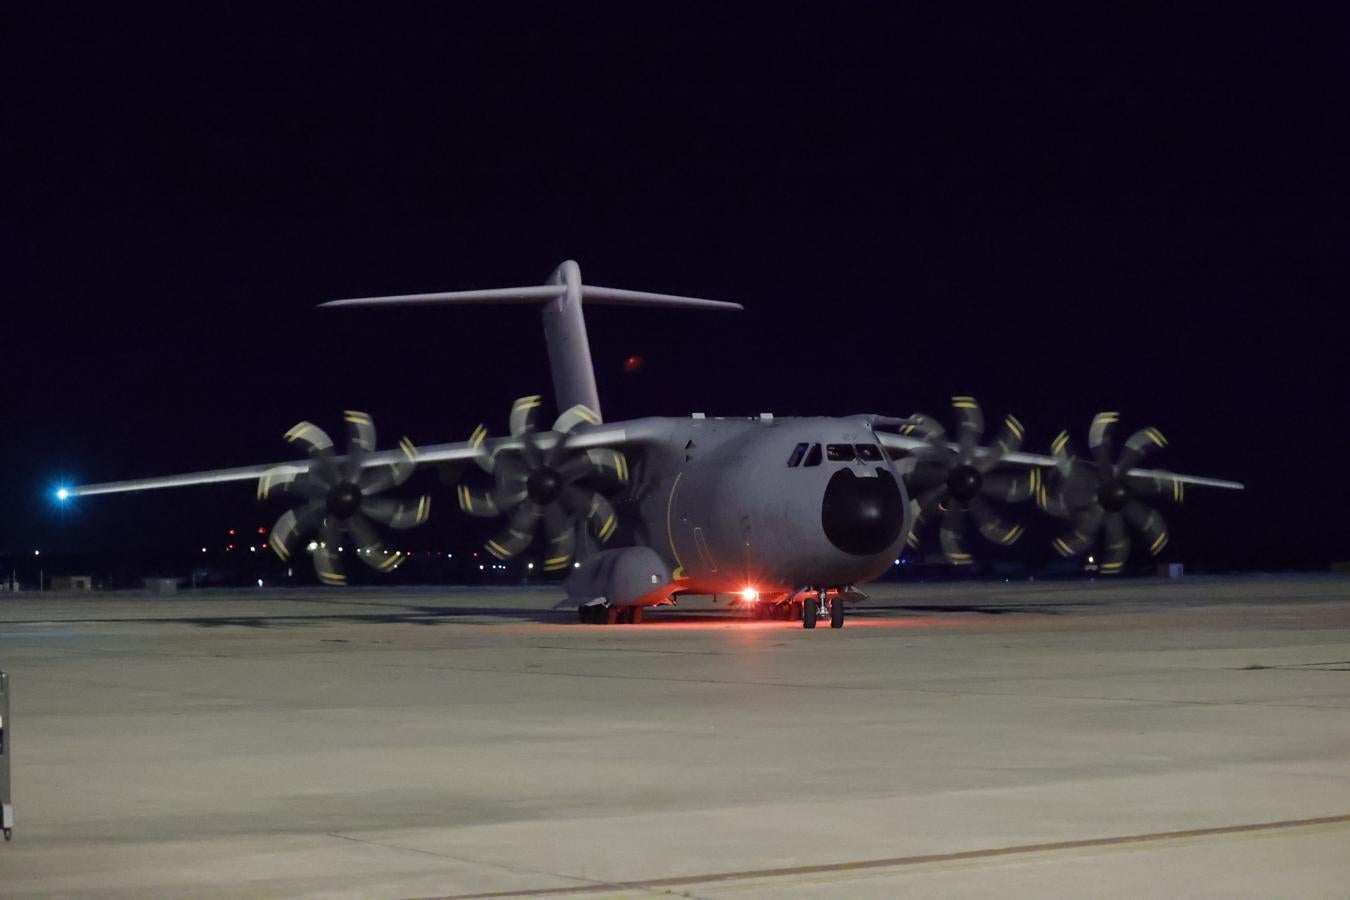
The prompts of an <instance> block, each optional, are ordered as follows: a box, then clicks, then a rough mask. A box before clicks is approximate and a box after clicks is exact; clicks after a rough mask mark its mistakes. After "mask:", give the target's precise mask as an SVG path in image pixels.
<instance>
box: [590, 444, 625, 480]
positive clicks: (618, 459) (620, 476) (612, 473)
mask: <svg viewBox="0 0 1350 900" xmlns="http://www.w3.org/2000/svg"><path fill="white" fill-rule="evenodd" d="M586 455H587V456H589V457H590V459H591V465H593V466H595V468H596V469H597V470H599V471H600V472H602V473H605V475H606V477H607V478H609V479H610V480H612V481H614V482H617V483H618V484H628V482H629V480H630V479H631V477H632V475H631V473H630V472H629V469H628V457H627V456H625V455H624V454H623V453H622V452H621V451H618V450H608V449H599V448H597V449H593V450H587V451H586Z"/></svg>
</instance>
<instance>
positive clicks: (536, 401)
mask: <svg viewBox="0 0 1350 900" xmlns="http://www.w3.org/2000/svg"><path fill="white" fill-rule="evenodd" d="M543 403H544V400H543V398H542V397H540V396H539V395H538V394H533V395H531V396H529V397H521V398H520V399H519V400H517V401H516V402H515V403H513V404H512V405H511V437H520V436H521V435H522V434H524V433H525V432H527V431H534V430H535V420H536V419H537V418H538V417H539V407H540V406H542V405H543Z"/></svg>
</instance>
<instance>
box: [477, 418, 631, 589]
mask: <svg viewBox="0 0 1350 900" xmlns="http://www.w3.org/2000/svg"><path fill="white" fill-rule="evenodd" d="M542 402H543V401H542V400H541V399H540V398H539V397H538V396H531V397H521V398H520V399H519V400H517V401H516V402H515V404H514V405H512V407H511V420H510V428H511V437H512V438H513V439H514V441H513V442H512V445H511V446H506V447H497V448H495V449H493V450H492V451H491V452H489V451H488V450H487V449H485V448H484V446H483V444H484V441H485V440H486V438H487V428H486V426H483V425H479V426H478V427H477V428H476V429H475V430H474V432H473V434H472V435H471V436H470V438H469V443H470V444H471V445H472V446H473V447H474V448H476V449H477V450H478V454H477V456H476V460H477V462H478V465H479V467H480V468H481V469H482V470H483V471H484V472H486V473H487V474H489V475H491V476H492V479H493V487H492V489H491V490H486V491H482V490H475V489H474V488H471V487H469V486H468V485H464V484H461V485H460V486H459V505H460V508H461V509H463V510H464V511H465V512H466V513H469V514H470V515H474V516H483V517H495V516H503V515H504V516H509V519H508V521H507V524H506V527H505V528H504V529H502V530H501V531H500V532H498V533H497V534H496V535H494V536H493V537H492V539H491V540H489V541H488V542H487V544H486V545H485V546H486V547H487V551H488V552H489V553H491V554H492V555H493V556H495V557H496V558H497V559H502V560H505V559H510V558H512V557H514V556H517V555H519V554H520V553H522V552H524V551H525V550H526V549H527V548H528V547H529V546H530V544H531V543H533V542H534V538H535V535H536V534H542V535H543V538H544V543H545V551H544V561H543V568H544V570H545V571H558V570H560V569H564V568H566V567H567V565H568V563H570V562H571V561H572V557H573V556H574V555H575V553H576V543H577V532H578V530H579V529H580V528H581V527H582V525H583V522H584V523H585V524H586V525H588V526H589V528H590V531H591V533H592V534H593V535H594V536H595V538H596V539H597V540H598V541H600V542H601V543H604V542H606V541H608V540H609V539H610V538H611V537H613V536H614V531H615V529H617V527H618V516H617V514H616V513H615V512H614V507H613V506H612V505H611V504H610V502H609V501H608V500H606V499H605V497H604V495H603V494H601V492H600V489H601V488H605V487H612V486H614V485H618V484H626V483H627V482H628V460H627V458H626V457H624V455H623V454H622V453H620V452H619V451H618V450H611V449H608V448H590V449H577V448H574V447H572V446H570V442H571V441H572V439H573V438H574V437H575V435H576V429H577V428H578V427H579V426H581V425H583V424H585V425H598V424H600V417H599V416H597V415H596V414H595V413H594V412H592V411H591V410H590V409H588V408H586V407H585V406H582V405H577V406H573V407H572V408H571V409H569V410H567V411H566V412H564V413H563V414H562V415H560V416H558V418H557V420H556V421H555V422H554V423H553V427H552V428H551V429H550V430H549V431H546V432H540V431H538V430H537V427H536V419H537V418H538V415H539V409H540V406H541V404H542Z"/></svg>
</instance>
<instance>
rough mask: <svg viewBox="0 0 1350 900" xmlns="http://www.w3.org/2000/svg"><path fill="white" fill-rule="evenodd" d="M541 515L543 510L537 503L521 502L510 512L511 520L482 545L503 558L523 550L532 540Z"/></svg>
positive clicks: (516, 554) (508, 557)
mask: <svg viewBox="0 0 1350 900" xmlns="http://www.w3.org/2000/svg"><path fill="white" fill-rule="evenodd" d="M542 515H543V510H542V509H540V508H539V505H538V504H536V503H525V504H523V505H522V506H521V507H520V508H519V509H517V510H516V511H515V512H514V513H512V514H511V521H510V523H508V524H507V526H506V528H505V529H503V530H502V531H501V532H499V533H498V534H496V535H495V536H494V537H493V538H492V539H491V540H489V541H488V542H487V544H485V545H484V546H485V547H486V548H487V552H489V553H491V554H492V555H493V556H495V557H497V558H498V559H503V560H505V559H510V558H511V557H513V556H518V555H519V554H520V553H522V552H524V550H525V549H526V548H527V547H529V546H530V544H531V543H532V542H533V541H534V529H535V526H536V525H537V524H538V523H539V519H540V517H541V516H542Z"/></svg>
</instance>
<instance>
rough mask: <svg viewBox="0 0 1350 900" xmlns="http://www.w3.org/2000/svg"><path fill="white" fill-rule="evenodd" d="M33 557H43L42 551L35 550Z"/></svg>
mask: <svg viewBox="0 0 1350 900" xmlns="http://www.w3.org/2000/svg"><path fill="white" fill-rule="evenodd" d="M33 555H34V556H41V555H42V551H41V550H34V551H33Z"/></svg>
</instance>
